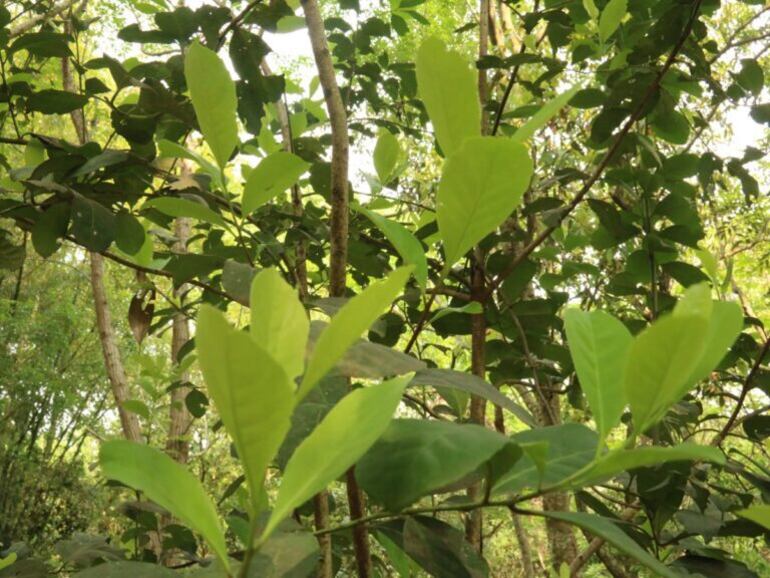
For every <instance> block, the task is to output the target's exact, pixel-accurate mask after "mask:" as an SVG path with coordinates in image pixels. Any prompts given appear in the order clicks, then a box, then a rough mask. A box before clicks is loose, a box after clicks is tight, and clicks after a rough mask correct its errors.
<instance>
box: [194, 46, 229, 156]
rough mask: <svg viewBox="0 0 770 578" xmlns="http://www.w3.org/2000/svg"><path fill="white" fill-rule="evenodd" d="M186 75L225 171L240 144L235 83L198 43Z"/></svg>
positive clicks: (201, 120) (204, 129) (205, 134)
mask: <svg viewBox="0 0 770 578" xmlns="http://www.w3.org/2000/svg"><path fill="white" fill-rule="evenodd" d="M184 75H185V79H186V80H187V87H188V89H189V90H190V99H191V100H192V104H193V108H194V109H195V116H196V117H197V118H198V124H199V125H200V128H201V132H202V133H203V138H204V139H206V142H207V143H208V145H209V147H210V148H211V152H212V153H214V158H215V159H216V160H217V163H218V164H219V167H220V168H224V166H225V165H226V164H227V161H228V160H230V155H231V154H232V152H233V149H234V148H235V147H236V146H237V145H238V123H237V120H236V109H237V106H238V100H237V98H236V95H235V83H234V82H233V79H232V78H230V73H229V72H228V71H227V68H225V65H224V63H223V62H222V61H221V60H220V58H219V56H217V54H216V52H212V51H211V50H209V49H208V48H206V47H204V46H203V45H201V44H200V43H198V42H197V41H196V42H193V43H192V44H191V45H190V47H189V48H188V49H187V52H186V53H185V59H184Z"/></svg>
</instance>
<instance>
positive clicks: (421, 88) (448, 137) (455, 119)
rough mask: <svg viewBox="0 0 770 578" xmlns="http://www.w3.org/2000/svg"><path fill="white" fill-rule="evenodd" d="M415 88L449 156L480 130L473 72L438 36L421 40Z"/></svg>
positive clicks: (479, 108)
mask: <svg viewBox="0 0 770 578" xmlns="http://www.w3.org/2000/svg"><path fill="white" fill-rule="evenodd" d="M416 73H417V90H418V92H419V94H420V98H421V99H422V101H423V103H424V104H425V108H426V109H427V111H428V116H429V117H430V121H431V123H433V129H434V131H435V133H436V138H437V139H438V143H439V145H440V146H441V149H442V150H443V151H444V155H445V156H446V157H449V156H450V155H452V154H453V153H454V152H455V151H457V150H458V149H459V148H460V146H461V145H462V144H463V141H465V140H466V139H467V138H470V137H474V136H479V134H480V133H481V106H480V105H479V93H478V89H477V88H476V72H475V71H474V70H473V69H472V68H471V67H470V66H469V63H468V61H467V60H466V59H465V58H463V57H462V56H461V55H460V54H459V53H457V52H453V51H450V50H447V48H446V46H445V45H444V43H443V42H442V41H441V40H439V39H437V38H433V37H431V38H428V39H426V40H425V41H423V43H422V45H421V46H420V49H419V50H418V52H417V60H416Z"/></svg>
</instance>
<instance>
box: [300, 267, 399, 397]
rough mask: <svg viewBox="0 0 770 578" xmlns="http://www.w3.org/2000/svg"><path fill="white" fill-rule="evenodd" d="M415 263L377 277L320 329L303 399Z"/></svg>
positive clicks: (382, 308) (388, 301) (394, 294)
mask: <svg viewBox="0 0 770 578" xmlns="http://www.w3.org/2000/svg"><path fill="white" fill-rule="evenodd" d="M412 269H413V267H401V268H400V269H396V270H395V271H393V272H392V273H391V274H390V275H389V276H388V277H386V278H385V279H382V280H379V281H375V282H374V283H372V284H371V285H369V286H368V287H367V288H366V289H364V290H363V291H362V292H361V293H360V294H358V295H356V296H355V297H353V298H352V299H351V300H350V301H348V302H347V303H346V304H345V305H344V306H343V307H342V309H340V310H339V312H338V313H337V314H336V315H335V316H334V317H333V318H332V320H331V322H330V323H329V325H328V326H327V327H326V329H324V331H323V333H321V335H320V337H319V338H318V341H317V342H316V344H315V347H314V348H313V353H312V355H311V356H310V359H309V360H308V363H307V369H306V371H305V375H304V377H303V378H302V383H301V384H300V387H299V392H298V394H297V395H298V397H299V399H302V398H303V397H304V396H305V395H307V392H308V391H310V389H311V388H312V387H313V386H314V385H315V384H316V383H318V380H319V379H321V378H322V377H323V376H324V375H326V374H327V373H328V372H329V370H330V369H332V368H333V367H334V365H335V364H336V363H337V361H339V359H340V358H341V357H342V356H343V355H344V354H345V351H347V349H348V348H349V347H350V346H351V345H353V343H355V342H356V340H357V339H358V338H359V337H360V336H361V334H362V333H363V332H364V331H365V330H366V329H368V328H369V326H370V325H371V324H372V323H374V321H375V320H376V319H377V318H378V317H379V316H380V315H381V314H382V313H383V312H384V311H385V310H386V309H387V308H388V307H389V306H390V304H391V303H392V302H393V300H394V299H395V298H396V297H397V296H398V294H399V293H400V292H401V290H402V289H403V287H404V284H405V283H406V280H407V279H408V278H409V275H411V273H412Z"/></svg>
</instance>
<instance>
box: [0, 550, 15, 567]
mask: <svg viewBox="0 0 770 578" xmlns="http://www.w3.org/2000/svg"><path fill="white" fill-rule="evenodd" d="M14 562H16V552H11V553H10V554H8V555H7V556H6V557H5V558H0V570H2V569H3V568H8V566H10V565H11V564H13V563H14Z"/></svg>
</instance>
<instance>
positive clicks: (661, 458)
mask: <svg viewBox="0 0 770 578" xmlns="http://www.w3.org/2000/svg"><path fill="white" fill-rule="evenodd" d="M684 461H688V462H689V461H699V462H712V463H715V464H720V465H722V464H724V463H725V456H724V454H723V453H722V452H721V450H719V448H715V447H711V446H699V445H696V444H681V445H678V446H669V447H662V446H647V447H640V448H635V449H631V450H624V449H620V450H615V451H612V452H609V453H607V454H606V455H604V456H602V457H601V458H599V459H598V460H597V461H596V462H595V463H594V464H592V465H591V467H590V468H588V469H587V470H586V471H585V472H584V473H582V474H580V475H579V476H578V477H577V478H575V479H574V480H573V481H572V483H571V484H570V485H571V486H572V487H575V488H579V487H581V486H587V485H591V484H595V483H599V482H601V481H604V480H607V479H609V478H612V477H614V476H616V475H618V474H621V473H623V472H626V471H628V470H632V469H635V468H643V467H649V466H656V465H659V464H665V463H667V462H684Z"/></svg>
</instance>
